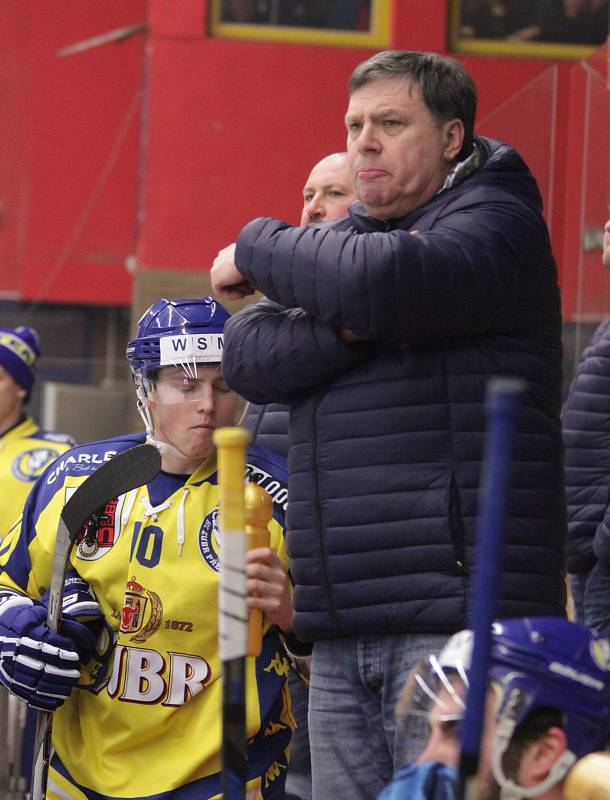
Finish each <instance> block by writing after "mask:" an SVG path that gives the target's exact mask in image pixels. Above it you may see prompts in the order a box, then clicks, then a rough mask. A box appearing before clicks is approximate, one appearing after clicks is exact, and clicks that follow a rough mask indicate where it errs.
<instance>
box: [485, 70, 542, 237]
mask: <svg viewBox="0 0 610 800" xmlns="http://www.w3.org/2000/svg"><path fill="white" fill-rule="evenodd" d="M556 106H557V67H556V66H553V67H550V68H549V69H548V70H546V71H545V72H543V73H542V74H540V75H538V76H537V77H536V78H535V79H534V80H533V81H531V82H530V83H528V84H527V85H526V86H524V87H523V88H522V89H520V90H519V91H518V92H517V93H516V94H514V95H513V96H512V97H511V98H509V99H508V100H507V101H505V102H504V103H502V105H500V106H498V108H496V109H494V110H493V111H492V112H491V113H490V114H488V115H487V116H486V117H485V118H484V119H482V120H481V121H480V122H479V123H478V125H477V132H478V133H481V134H482V135H483V136H489V137H490V138H492V139H498V140H500V141H501V142H507V143H508V144H510V145H512V146H513V147H514V148H515V149H516V150H517V151H518V152H519V153H520V154H521V156H522V157H523V159H524V160H525V162H526V164H527V165H528V167H529V168H530V170H531V171H532V174H533V175H534V177H535V178H536V181H537V183H538V188H539V189H540V193H541V195H542V200H543V203H544V214H545V218H546V221H547V224H548V225H549V226H550V225H551V223H552V217H553V178H554V175H553V163H554V151H555V125H556V113H557V111H556Z"/></svg>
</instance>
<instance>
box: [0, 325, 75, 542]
mask: <svg viewBox="0 0 610 800" xmlns="http://www.w3.org/2000/svg"><path fill="white" fill-rule="evenodd" d="M39 355H40V348H39V344H38V336H37V334H36V331H35V330H34V329H33V328H28V327H25V326H24V327H19V328H0V497H1V498H2V503H0V540H1V539H2V538H3V537H4V536H5V535H6V533H7V532H8V530H9V528H10V527H11V525H12V524H13V523H14V522H15V521H16V520H17V518H18V517H19V515H20V514H21V509H22V508H23V504H24V503H25V499H26V497H27V496H28V493H29V491H30V489H31V488H32V486H33V484H34V481H35V480H36V478H38V477H39V476H40V475H41V474H42V473H43V472H44V470H45V467H48V466H49V464H50V463H51V461H55V459H56V458H57V456H59V455H61V453H64V452H65V451H66V450H67V449H68V448H69V447H71V446H72V445H73V444H74V440H73V439H71V437H70V436H67V435H66V434H65V433H55V432H53V431H45V430H42V429H41V428H40V427H39V426H38V425H37V424H36V422H35V421H34V420H33V419H32V417H31V416H30V415H29V414H27V413H26V411H25V406H26V404H27V402H28V400H29V397H30V392H31V391H32V386H33V385H34V374H35V373H34V370H35V366H36V359H37V358H38V356H39Z"/></svg>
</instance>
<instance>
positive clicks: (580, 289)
mask: <svg viewBox="0 0 610 800" xmlns="http://www.w3.org/2000/svg"><path fill="white" fill-rule="evenodd" d="M605 52H606V48H601V53H597V54H595V56H594V57H593V58H592V59H591V60H590V61H588V62H581V63H580V64H578V65H575V66H574V67H573V69H572V73H573V74H572V86H574V87H580V86H581V85H582V84H583V83H584V87H585V89H584V123H583V136H582V153H581V154H579V155H580V159H579V165H578V166H579V175H580V186H579V187H578V188H579V194H580V197H579V198H577V200H578V205H575V213H573V214H570V208H569V207H568V214H567V215H566V219H569V220H570V221H571V224H572V225H573V228H574V233H573V236H574V238H575V242H574V245H573V247H572V248H570V249H568V248H566V251H567V253H568V254H569V256H571V259H570V260H572V261H573V262H574V263H573V266H572V267H570V264H567V265H566V267H567V269H569V270H571V271H573V272H574V273H575V274H574V277H573V289H572V291H573V294H574V297H573V302H570V300H572V298H571V297H567V298H566V299H567V301H568V303H567V305H568V315H567V316H568V319H567V320H566V323H567V325H566V335H565V337H564V338H565V339H566V342H568V343H569V341H570V338H573V340H574V341H573V350H574V353H573V361H574V364H575V363H576V362H577V360H578V357H579V355H580V353H581V351H582V349H583V348H584V347H586V345H587V343H588V341H589V339H590V336H591V334H592V332H593V330H594V329H595V327H596V326H597V324H598V323H599V322H601V320H602V319H604V317H606V316H607V315H608V313H610V270H609V269H606V268H605V267H604V266H603V265H602V261H601V255H602V238H603V226H604V223H605V222H606V220H607V219H608V218H609V217H610V213H609V206H608V203H609V202H610V92H609V91H608V85H607V81H606V77H605V72H606V63H605ZM601 56H604V57H601ZM569 233H570V229H569V227H568V230H567V232H566V235H568V234H569ZM567 245H568V246H569V242H567Z"/></svg>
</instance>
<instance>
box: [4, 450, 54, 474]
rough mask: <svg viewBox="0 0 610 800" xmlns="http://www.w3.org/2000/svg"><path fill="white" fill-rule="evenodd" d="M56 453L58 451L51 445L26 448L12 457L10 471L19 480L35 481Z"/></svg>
mask: <svg viewBox="0 0 610 800" xmlns="http://www.w3.org/2000/svg"><path fill="white" fill-rule="evenodd" d="M58 455H59V451H58V450H54V449H53V448H52V447H36V448H35V449H33V450H26V451H25V452H24V453H20V454H19V455H18V456H17V458H15V459H14V461H13V463H12V466H11V470H12V473H13V475H14V476H15V477H16V478H17V479H18V480H20V481H28V482H30V481H35V480H36V478H39V477H40V476H41V475H42V473H43V472H44V471H45V469H46V468H47V467H48V466H49V464H50V463H51V462H52V461H55V459H56V458H57V456H58Z"/></svg>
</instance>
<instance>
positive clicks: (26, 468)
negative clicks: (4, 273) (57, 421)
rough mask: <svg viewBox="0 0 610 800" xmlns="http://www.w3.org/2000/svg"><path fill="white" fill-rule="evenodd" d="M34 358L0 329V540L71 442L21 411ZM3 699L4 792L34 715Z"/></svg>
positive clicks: (30, 735) (19, 334) (24, 755)
mask: <svg viewBox="0 0 610 800" xmlns="http://www.w3.org/2000/svg"><path fill="white" fill-rule="evenodd" d="M39 357H40V344H39V337H38V333H37V331H36V330H35V329H34V328H30V327H26V326H20V327H17V328H8V327H0V498H2V502H1V503H0V541H1V540H2V539H3V538H4V536H5V535H6V534H7V532H8V531H9V530H10V528H11V526H12V525H14V524H16V523H17V521H18V519H19V516H20V515H21V511H22V510H23V504H24V503H25V500H26V498H27V496H28V494H29V492H30V490H31V488H32V486H33V485H34V481H35V480H36V478H38V477H39V476H40V475H41V474H42V473H43V472H44V470H45V468H46V467H47V466H48V465H49V464H50V463H51V462H52V461H55V459H56V458H57V457H58V456H60V455H61V454H62V453H64V452H65V451H66V450H68V449H69V448H70V447H72V446H73V445H74V444H75V442H74V440H73V439H72V438H71V437H70V436H68V435H67V434H65V433H59V432H56V431H48V430H43V429H42V428H41V427H40V426H39V425H38V424H37V422H36V421H35V419H34V418H33V417H32V415H31V414H29V413H28V412H27V411H26V407H27V404H28V401H29V399H30V395H31V392H32V388H33V386H34V381H35V379H36V362H37V360H38V358H39ZM0 691H3V690H1V689H0ZM5 700H6V698H4V701H5ZM4 701H3V702H2V703H1V704H0V705H1V710H0V727H3V728H4V729H5V730H6V740H5V741H6V744H5V748H4V749H3V751H2V755H3V757H4V758H5V759H6V762H7V764H8V774H9V781H10V784H9V789H10V790H13V789H16V788H17V787H18V786H23V788H24V789H27V782H28V778H29V775H28V772H29V762H30V760H31V752H32V746H33V741H34V716H33V715H32V714H29V715H28V714H26V712H25V709H24V708H23V707H22V705H21V704H20V703H18V702H17V701H16V700H15V698H14V697H11V698H9V701H8V704H7V703H6V702H4ZM3 715H6V718H4V717H3Z"/></svg>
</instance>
